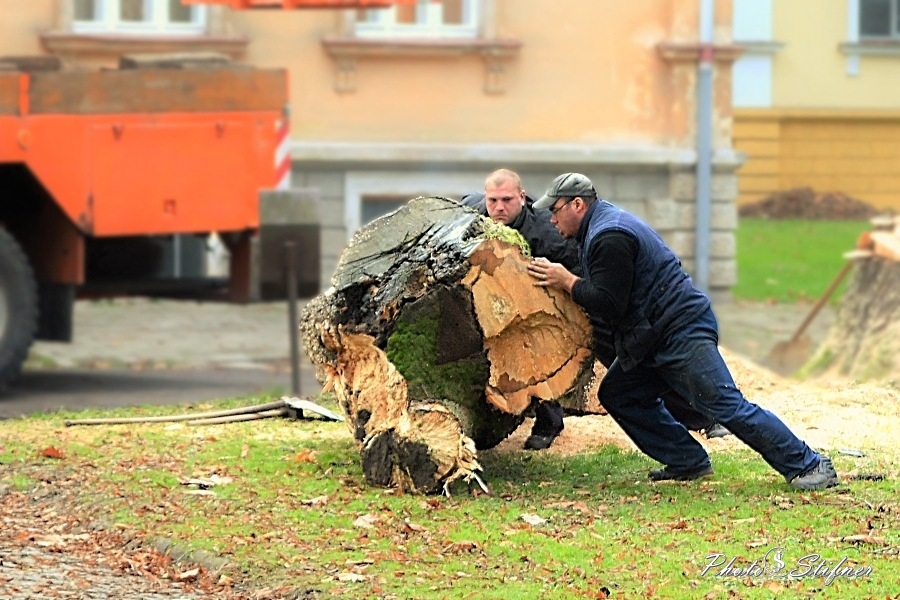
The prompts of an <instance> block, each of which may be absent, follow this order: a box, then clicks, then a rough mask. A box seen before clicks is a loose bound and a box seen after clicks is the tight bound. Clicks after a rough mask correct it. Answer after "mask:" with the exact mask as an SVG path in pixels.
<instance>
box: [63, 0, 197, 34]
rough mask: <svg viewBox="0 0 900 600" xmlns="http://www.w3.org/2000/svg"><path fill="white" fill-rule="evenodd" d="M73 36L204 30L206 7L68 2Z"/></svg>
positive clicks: (152, 1)
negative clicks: (72, 9) (82, 34)
mask: <svg viewBox="0 0 900 600" xmlns="http://www.w3.org/2000/svg"><path fill="white" fill-rule="evenodd" d="M71 1H72V2H73V3H74V15H73V16H74V19H73V30H74V31H75V32H76V33H125V34H137V35H141V34H184V35H198V34H202V33H205V31H206V8H205V7H202V6H187V5H185V4H182V2H181V0H71Z"/></svg>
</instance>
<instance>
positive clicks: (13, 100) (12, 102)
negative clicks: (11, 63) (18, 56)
mask: <svg viewBox="0 0 900 600" xmlns="http://www.w3.org/2000/svg"><path fill="white" fill-rule="evenodd" d="M19 75H20V74H19V73H16V72H15V71H9V72H5V71H0V115H15V114H18V112H19Z"/></svg>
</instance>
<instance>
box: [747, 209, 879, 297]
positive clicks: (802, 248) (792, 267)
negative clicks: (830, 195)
mask: <svg viewBox="0 0 900 600" xmlns="http://www.w3.org/2000/svg"><path fill="white" fill-rule="evenodd" d="M871 228H872V227H871V224H870V223H869V222H868V221H799V220H784V221H770V220H767V219H744V218H742V219H741V220H740V223H739V225H738V229H737V263H738V283H737V286H735V288H734V289H733V293H734V297H735V298H736V299H740V300H754V301H776V302H798V301H814V300H816V299H818V298H819V297H820V296H821V295H822V294H823V293H824V292H825V290H826V289H827V288H828V285H829V284H830V283H831V281H832V280H833V279H834V278H835V277H836V276H837V274H838V272H839V271H840V269H841V266H842V265H843V264H844V258H843V254H844V253H845V252H847V251H850V250H852V249H853V248H854V247H855V245H856V240H857V238H859V235H860V234H861V233H862V232H863V231H868V230H870V229H871ZM848 279H849V278H848ZM846 282H847V280H845V281H844V283H843V284H842V285H841V286H840V287H839V288H838V289H837V290H836V292H835V294H834V295H833V296H832V297H831V302H832V303H836V302H837V301H838V300H839V298H840V296H841V293H842V292H843V289H844V288H845V286H846Z"/></svg>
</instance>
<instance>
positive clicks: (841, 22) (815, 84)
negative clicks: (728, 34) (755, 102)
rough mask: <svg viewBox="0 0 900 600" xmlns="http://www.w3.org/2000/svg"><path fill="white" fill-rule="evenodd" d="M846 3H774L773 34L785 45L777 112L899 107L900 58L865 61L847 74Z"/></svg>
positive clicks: (778, 66) (778, 62)
mask: <svg viewBox="0 0 900 600" xmlns="http://www.w3.org/2000/svg"><path fill="white" fill-rule="evenodd" d="M847 10H848V9H847V2H838V1H836V0H826V1H824V2H823V0H775V3H774V6H773V35H774V37H775V40H776V41H779V42H782V43H784V44H785V46H784V48H783V49H782V50H780V51H779V52H777V53H776V54H775V57H774V61H773V82H772V88H773V89H772V96H773V98H772V104H773V107H776V108H794V107H802V108H862V109H870V108H896V107H897V105H898V101H900V76H898V74H900V55H893V56H871V55H866V56H861V57H859V74H858V75H856V76H852V75H848V74H847V61H848V56H847V54H845V53H844V52H843V51H842V50H841V49H840V48H839V46H838V45H839V44H841V43H843V42H846V41H847V38H848V33H847V19H848V14H847Z"/></svg>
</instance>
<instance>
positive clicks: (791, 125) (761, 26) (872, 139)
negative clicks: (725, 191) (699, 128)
mask: <svg viewBox="0 0 900 600" xmlns="http://www.w3.org/2000/svg"><path fill="white" fill-rule="evenodd" d="M733 8H734V10H733V35H734V40H735V42H736V43H737V44H739V45H740V46H741V47H743V48H744V53H743V54H742V56H741V57H740V58H739V59H738V61H737V62H736V63H735V65H734V70H733V86H734V87H733V96H734V107H735V110H734V113H735V122H734V145H735V147H736V148H737V149H738V150H740V151H743V152H744V153H745V154H746V157H747V159H746V164H745V165H744V166H743V167H742V168H741V170H740V195H739V202H751V201H754V200H759V199H760V198H762V197H764V196H765V195H767V194H770V193H772V192H778V191H783V190H788V189H792V188H796V187H811V188H813V189H814V190H816V191H817V192H822V193H824V192H841V193H844V194H848V195H850V196H852V197H854V198H858V199H860V200H863V201H866V202H868V203H870V204H872V205H875V206H876V207H878V208H882V209H886V210H894V211H896V210H898V209H900V0H840V1H838V0H829V1H827V2H821V1H818V0H734V7H733Z"/></svg>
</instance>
